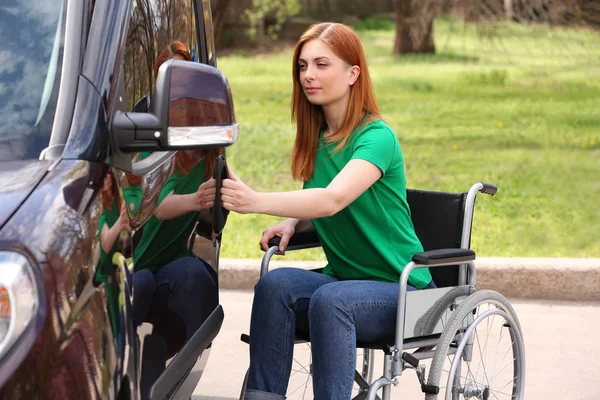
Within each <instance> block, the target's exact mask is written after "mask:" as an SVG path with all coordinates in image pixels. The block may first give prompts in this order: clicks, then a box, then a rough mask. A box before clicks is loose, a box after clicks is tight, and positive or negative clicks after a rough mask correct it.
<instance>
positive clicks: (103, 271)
mask: <svg viewBox="0 0 600 400" xmlns="http://www.w3.org/2000/svg"><path fill="white" fill-rule="evenodd" d="M118 219H119V209H118V207H117V202H116V201H113V202H112V204H111V206H110V209H105V210H103V211H102V214H100V218H99V219H98V235H101V234H102V229H103V228H104V225H106V227H107V228H108V229H110V228H111V227H112V226H113V225H114V224H115V223H116V222H117V220H118ZM118 247H119V240H115V243H114V244H113V247H112V249H111V251H110V254H106V252H105V251H104V249H103V248H102V246H100V261H99V262H98V268H97V269H96V280H97V281H98V282H102V283H104V285H105V288H106V297H107V300H108V310H109V316H110V322H111V327H112V330H113V334H114V336H115V337H116V336H117V335H118V334H119V332H120V322H119V321H120V320H119V301H118V298H119V285H118V283H117V276H116V274H115V266H114V265H113V263H112V255H113V254H114V253H115V252H116V251H117V250H118Z"/></svg>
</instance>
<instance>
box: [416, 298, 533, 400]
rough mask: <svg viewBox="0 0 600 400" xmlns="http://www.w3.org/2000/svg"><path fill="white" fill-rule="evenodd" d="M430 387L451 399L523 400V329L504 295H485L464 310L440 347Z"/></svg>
mask: <svg viewBox="0 0 600 400" xmlns="http://www.w3.org/2000/svg"><path fill="white" fill-rule="evenodd" d="M427 383H428V385H430V386H433V387H436V386H437V387H439V393H440V394H441V395H442V396H443V397H440V398H444V399H446V400H463V399H464V400H467V399H481V400H488V399H489V400H491V399H494V400H497V399H514V400H522V399H523V395H524V387H525V350H524V344H523V337H522V334H521V326H520V324H519V320H518V318H517V315H516V313H515V311H514V309H513V308H512V306H511V305H510V303H509V302H508V300H506V298H505V297H504V296H502V295H501V294H499V293H497V292H494V291H490V290H483V291H479V292H475V293H474V294H472V295H471V296H469V297H468V298H467V299H466V300H465V301H464V302H463V303H462V304H461V305H460V307H459V308H458V309H457V310H456V312H455V313H454V314H453V316H452V318H451V320H450V322H449V324H448V325H447V327H446V329H445V330H444V332H443V333H442V336H441V338H440V342H439V343H438V345H437V346H436V352H435V355H434V358H433V360H432V362H431V369H430V371H429V377H428V380H427ZM437 398H438V395H435V394H427V395H426V400H435V399H437Z"/></svg>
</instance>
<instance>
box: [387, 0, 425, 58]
mask: <svg viewBox="0 0 600 400" xmlns="http://www.w3.org/2000/svg"><path fill="white" fill-rule="evenodd" d="M419 1H421V0H396V39H395V41H394V50H393V53H394V54H408V53H435V43H434V41H433V12H432V10H431V9H430V7H428V6H419ZM421 4H422V3H421Z"/></svg>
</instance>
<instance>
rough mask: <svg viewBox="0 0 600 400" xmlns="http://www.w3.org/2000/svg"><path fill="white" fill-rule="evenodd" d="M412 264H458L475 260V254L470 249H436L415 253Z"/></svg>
mask: <svg viewBox="0 0 600 400" xmlns="http://www.w3.org/2000/svg"><path fill="white" fill-rule="evenodd" d="M412 260H413V262H414V263H416V264H421V265H436V264H447V263H453V262H456V263H457V264H460V263H462V262H466V261H473V260H475V252H474V251H473V250H471V249H437V250H429V251H424V252H422V253H417V254H415V255H414V256H413V258H412Z"/></svg>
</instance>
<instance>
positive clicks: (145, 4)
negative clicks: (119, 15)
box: [124, 0, 199, 111]
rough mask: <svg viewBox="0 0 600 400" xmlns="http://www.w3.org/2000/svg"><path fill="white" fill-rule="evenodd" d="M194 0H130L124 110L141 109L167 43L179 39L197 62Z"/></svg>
mask: <svg viewBox="0 0 600 400" xmlns="http://www.w3.org/2000/svg"><path fill="white" fill-rule="evenodd" d="M195 4H196V2H195V1H194V0H172V1H164V0H149V1H139V0H137V1H135V2H134V3H133V6H132V9H131V14H130V19H129V29H128V33H127V43H126V46H125V55H124V70H125V97H126V99H127V110H128V111H133V110H134V108H135V111H144V108H145V107H146V106H147V105H148V104H149V101H148V100H149V98H150V97H151V95H152V92H153V90H154V81H155V79H156V77H155V76H154V69H155V65H156V61H157V59H158V56H159V55H160V53H161V52H162V50H163V49H164V48H165V47H167V46H168V45H169V44H171V43H173V42H175V41H177V42H181V43H182V44H183V45H184V46H185V47H186V48H187V49H188V51H189V53H190V57H191V59H192V60H193V61H198V60H199V57H198V53H199V49H198V33H197V32H198V31H197V20H196V10H195Z"/></svg>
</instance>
